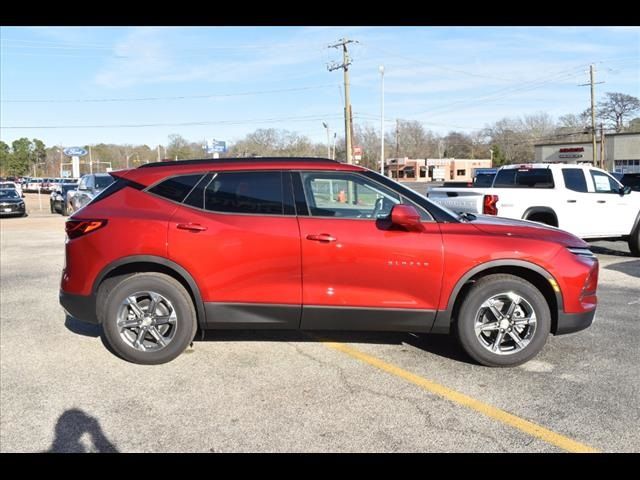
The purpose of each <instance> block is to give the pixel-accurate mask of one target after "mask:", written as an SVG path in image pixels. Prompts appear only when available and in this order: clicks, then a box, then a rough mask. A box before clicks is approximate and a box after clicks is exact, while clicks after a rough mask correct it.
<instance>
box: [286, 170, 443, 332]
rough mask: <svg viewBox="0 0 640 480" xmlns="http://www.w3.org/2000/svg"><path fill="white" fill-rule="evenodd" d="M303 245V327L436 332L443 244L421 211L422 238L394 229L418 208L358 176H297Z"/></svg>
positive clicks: (306, 174)
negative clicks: (400, 208) (392, 218)
mask: <svg viewBox="0 0 640 480" xmlns="http://www.w3.org/2000/svg"><path fill="white" fill-rule="evenodd" d="M294 190H295V192H296V204H297V205H298V204H300V203H302V204H305V205H306V207H307V210H306V211H302V209H300V208H299V209H298V221H299V223H300V234H301V242H302V272H303V273H302V285H303V287H302V301H303V312H302V323H301V326H302V328H307V329H351V330H414V331H428V330H429V329H430V328H431V325H432V322H433V319H434V318H435V311H436V308H437V304H438V299H439V295H440V284H441V281H442V237H441V234H440V229H439V226H438V224H437V223H436V222H435V221H433V219H432V218H431V217H430V215H429V214H428V213H427V212H425V211H424V210H422V209H420V207H418V206H416V205H414V206H416V207H417V208H418V209H419V210H420V211H421V216H422V217H423V225H424V231H423V232H409V231H403V230H400V229H397V228H393V227H392V226H391V225H390V222H389V220H388V217H389V213H390V211H391V209H392V207H393V206H394V205H395V204H398V203H411V202H410V201H409V200H408V199H406V198H404V197H402V196H401V195H400V194H399V193H398V192H395V191H393V190H391V189H389V188H387V187H386V186H383V185H381V184H378V183H377V182H375V181H374V180H372V179H369V178H367V177H365V176H364V175H362V174H360V173H357V172H300V173H299V174H296V175H295V176H294Z"/></svg>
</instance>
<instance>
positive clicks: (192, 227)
mask: <svg viewBox="0 0 640 480" xmlns="http://www.w3.org/2000/svg"><path fill="white" fill-rule="evenodd" d="M176 228H177V229H179V230H189V231H190V232H204V231H205V230H206V229H207V227H204V226H202V225H200V224H199V223H179V224H177V225H176Z"/></svg>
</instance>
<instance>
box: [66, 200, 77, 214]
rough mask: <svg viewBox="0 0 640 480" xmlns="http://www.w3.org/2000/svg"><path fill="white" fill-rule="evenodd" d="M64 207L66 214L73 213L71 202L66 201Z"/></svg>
mask: <svg viewBox="0 0 640 480" xmlns="http://www.w3.org/2000/svg"><path fill="white" fill-rule="evenodd" d="M66 205H67V206H66V208H65V212H67V215H69V216H71V215H73V212H75V210H74V209H73V203H72V202H68V203H67V204H66Z"/></svg>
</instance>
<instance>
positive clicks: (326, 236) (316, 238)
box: [307, 233, 337, 243]
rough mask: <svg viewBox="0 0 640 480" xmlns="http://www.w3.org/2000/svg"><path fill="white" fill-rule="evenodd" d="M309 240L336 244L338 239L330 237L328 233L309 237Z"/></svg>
mask: <svg viewBox="0 0 640 480" xmlns="http://www.w3.org/2000/svg"><path fill="white" fill-rule="evenodd" d="M307 240H313V241H315V242H324V243H329V242H335V241H336V240H337V238H336V237H333V236H331V235H329V234H328V233H321V234H319V235H307Z"/></svg>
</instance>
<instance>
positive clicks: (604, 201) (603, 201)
mask: <svg viewBox="0 0 640 480" xmlns="http://www.w3.org/2000/svg"><path fill="white" fill-rule="evenodd" d="M597 202H598V203H607V201H606V200H598V201H597Z"/></svg>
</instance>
